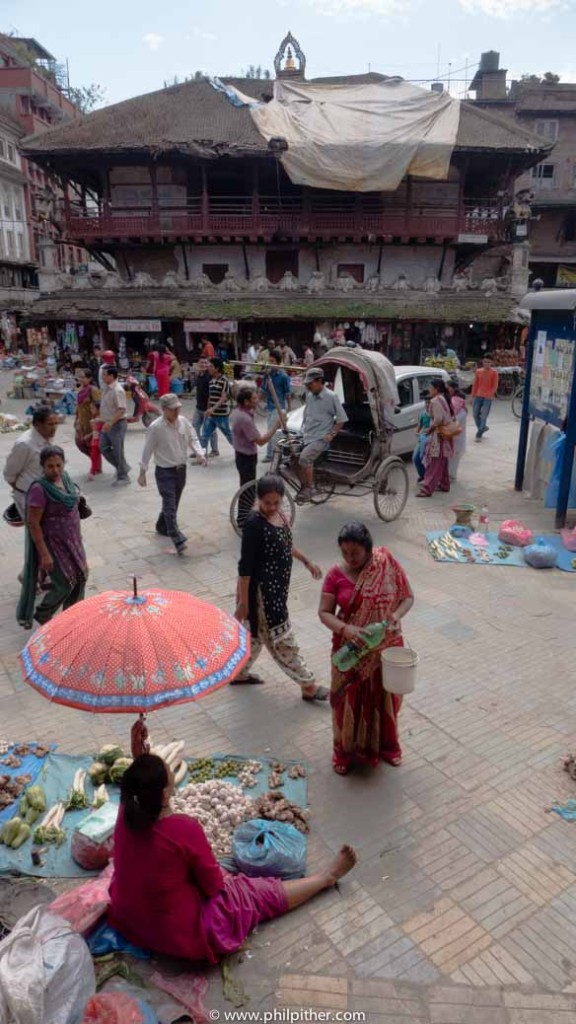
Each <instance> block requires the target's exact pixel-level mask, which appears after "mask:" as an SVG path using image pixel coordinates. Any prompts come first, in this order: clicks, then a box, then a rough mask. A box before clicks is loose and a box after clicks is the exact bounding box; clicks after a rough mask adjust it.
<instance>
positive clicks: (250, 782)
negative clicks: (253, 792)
mask: <svg viewBox="0 0 576 1024" xmlns="http://www.w3.org/2000/svg"><path fill="white" fill-rule="evenodd" d="M261 771H262V765H261V763H260V761H246V763H245V765H244V767H243V769H242V771H241V772H239V773H238V782H239V783H240V785H241V786H244V788H246V789H252V787H253V786H255V785H257V783H258V779H257V778H256V776H257V775H258V772H261Z"/></svg>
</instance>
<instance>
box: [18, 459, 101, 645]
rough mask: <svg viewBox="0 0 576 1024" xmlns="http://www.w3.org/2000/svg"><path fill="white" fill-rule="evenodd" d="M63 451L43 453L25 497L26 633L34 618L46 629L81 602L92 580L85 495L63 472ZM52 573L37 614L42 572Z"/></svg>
mask: <svg viewBox="0 0 576 1024" xmlns="http://www.w3.org/2000/svg"><path fill="white" fill-rule="evenodd" d="M64 462H65V459H64V452H63V451H62V449H61V448H59V447H58V446H57V445H47V446H46V448H43V449H42V451H41V452H40V465H41V467H42V476H41V477H40V478H39V479H38V480H36V481H35V482H34V483H33V484H32V485H31V486H30V489H29V491H28V494H27V495H26V527H27V529H26V560H25V563H24V573H23V579H22V591H21V594H20V601H19V602H18V609H17V611H16V618H17V619H18V622H19V623H20V625H21V626H23V627H24V629H32V624H33V619H35V620H36V622H39V623H40V624H41V625H42V624H43V623H44V622H48V620H49V619H51V618H52V616H53V615H55V614H56V612H57V611H58V609H59V608H60V607H61V606H63V607H64V608H70V606H71V605H73V604H76V602H77V601H82V599H83V597H84V591H85V588H86V580H87V578H88V566H87V564H86V552H85V551H84V545H83V544H82V534H81V532H80V515H79V512H78V501H79V498H80V492H79V490H78V488H77V487H76V485H75V484H74V483H72V481H71V479H70V477H69V476H68V474H67V472H66V470H65V469H64ZM40 569H41V570H43V571H44V572H45V573H47V574H48V577H49V581H50V589H49V590H48V591H47V592H46V594H45V596H44V598H43V600H42V602H41V603H40V604H39V605H38V607H37V609H36V611H35V612H34V602H35V598H36V584H37V580H38V572H39V570H40Z"/></svg>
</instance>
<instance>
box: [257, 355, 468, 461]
mask: <svg viewBox="0 0 576 1024" xmlns="http://www.w3.org/2000/svg"><path fill="white" fill-rule="evenodd" d="M394 372H395V374H396V385H397V387H398V397H399V399H400V401H399V404H398V405H397V407H396V409H395V411H394V434H393V436H392V441H391V447H390V453H391V454H392V455H409V454H411V453H412V452H413V451H414V448H415V447H416V429H417V427H418V420H419V419H420V413H421V412H422V410H423V408H424V401H425V398H426V395H427V393H428V391H429V390H430V385H431V384H433V383H434V381H437V380H443V381H446V382H448V381H449V380H450V374H449V373H448V372H447V370H441V369H437V368H435V367H433V366H395V367H394ZM334 391H335V393H336V394H337V395H338V398H339V399H340V401H341V402H343V401H344V390H343V386H342V370H341V369H340V368H339V369H338V370H337V372H336V377H335V380H334ZM366 408H367V409H368V400H366ZM303 417H304V406H303V405H301V406H299V407H298V408H297V409H294V410H293V411H292V412H290V413H288V417H287V420H288V430H289V431H290V432H291V433H295V434H299V433H300V431H301V430H302V419H303ZM277 436H278V437H281V436H282V435H281V433H279V434H278V435H277Z"/></svg>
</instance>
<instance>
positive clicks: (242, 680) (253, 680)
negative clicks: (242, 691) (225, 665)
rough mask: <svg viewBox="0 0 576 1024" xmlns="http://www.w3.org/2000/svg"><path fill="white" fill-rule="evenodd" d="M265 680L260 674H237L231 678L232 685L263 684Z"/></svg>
mask: <svg viewBox="0 0 576 1024" xmlns="http://www.w3.org/2000/svg"><path fill="white" fill-rule="evenodd" d="M263 685H264V680H263V679H260V676H236V679H231V680H230V686H263Z"/></svg>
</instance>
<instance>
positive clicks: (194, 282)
mask: <svg viewBox="0 0 576 1024" xmlns="http://www.w3.org/2000/svg"><path fill="white" fill-rule="evenodd" d="M189 283H190V287H191V288H193V289H194V291H196V292H208V291H210V289H211V288H213V287H214V285H213V284H212V281H211V280H210V278H209V277H208V274H204V273H202V274H198V276H197V277H193V278H191V279H190V282H189Z"/></svg>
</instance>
